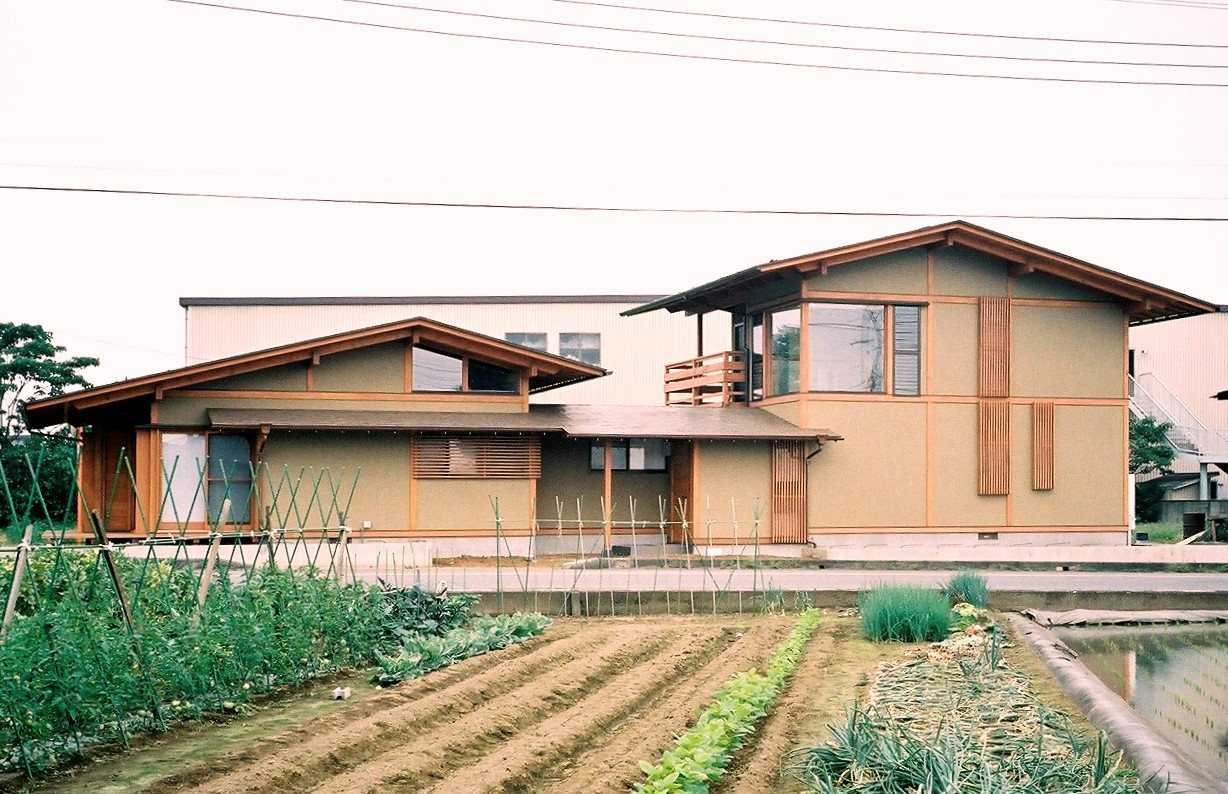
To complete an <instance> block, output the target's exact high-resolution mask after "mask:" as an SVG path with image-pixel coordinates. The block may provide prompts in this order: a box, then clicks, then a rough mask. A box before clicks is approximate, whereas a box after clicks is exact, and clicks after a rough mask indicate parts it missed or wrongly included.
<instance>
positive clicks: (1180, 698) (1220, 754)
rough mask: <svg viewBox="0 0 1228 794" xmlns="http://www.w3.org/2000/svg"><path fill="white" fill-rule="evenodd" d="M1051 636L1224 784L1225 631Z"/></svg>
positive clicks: (1169, 629) (1131, 630)
mask: <svg viewBox="0 0 1228 794" xmlns="http://www.w3.org/2000/svg"><path fill="white" fill-rule="evenodd" d="M1055 633H1056V634H1057V635H1058V636H1059V637H1061V639H1062V641H1063V642H1065V643H1066V644H1067V645H1069V646H1070V647H1071V648H1072V649H1073V650H1074V651H1076V652H1077V653H1078V654H1079V661H1081V662H1082V663H1083V664H1084V665H1085V666H1086V667H1087V668H1088V669H1089V670H1091V671H1092V672H1093V673H1094V674H1095V675H1096V676H1097V677H1098V678H1099V679H1100V680H1101V681H1103V682H1104V683H1105V684H1107V685H1108V686H1109V687H1110V688H1111V689H1112V690H1113V691H1115V692H1116V693H1117V694H1119V695H1121V697H1122V698H1123V699H1124V700H1125V701H1126V702H1127V703H1129V704H1130V705H1131V706H1132V707H1133V708H1134V709H1135V711H1137V712H1138V713H1139V715H1140V716H1141V717H1143V719H1145V720H1146V721H1147V722H1149V723H1150V724H1151V725H1152V727H1154V728H1155V729H1156V731H1157V732H1158V733H1159V734H1161V735H1162V736H1164V737H1165V738H1167V739H1168V740H1169V741H1171V742H1172V743H1173V744H1175V745H1176V746H1177V747H1179V748H1181V750H1182V751H1183V752H1185V754H1186V755H1187V756H1189V757H1190V759H1191V760H1193V761H1195V762H1196V763H1198V764H1200V765H1201V766H1203V767H1204V768H1205V769H1206V770H1207V771H1208V772H1210V773H1211V774H1213V775H1215V776H1216V777H1218V778H1220V779H1221V780H1225V781H1228V626H1214V627H1208V626H1206V625H1200V626H1130V627H1124V626H1095V627H1080V628H1062V629H1060V630H1056V632H1055Z"/></svg>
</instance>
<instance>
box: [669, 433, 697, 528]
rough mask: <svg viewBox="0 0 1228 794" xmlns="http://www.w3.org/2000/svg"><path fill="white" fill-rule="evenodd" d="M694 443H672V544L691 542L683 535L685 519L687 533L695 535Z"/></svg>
mask: <svg viewBox="0 0 1228 794" xmlns="http://www.w3.org/2000/svg"><path fill="white" fill-rule="evenodd" d="M693 444H694V442H693V441H682V440H679V441H671V442H670V452H669V516H668V519H669V521H670V525H669V526H670V530H669V542H670V543H686V542H688V541H689V538H687V537H686V536H685V535H684V534H683V527H682V522H683V519H684V518H685V520H686V523H687V532H688V533H689V534H690V535H691V537H694V534H695V506H694V502H695V494H694V490H695V485H694V483H695V450H694V449H693V447H692V445H693Z"/></svg>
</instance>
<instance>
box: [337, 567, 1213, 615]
mask: <svg viewBox="0 0 1228 794" xmlns="http://www.w3.org/2000/svg"><path fill="white" fill-rule="evenodd" d="M952 572H953V571H888V570H883V571H866V570H848V569H838V570H833V569H824V570H783V569H775V570H758V571H753V570H745V569H743V570H733V569H699V568H692V569H689V570H688V569H657V568H639V569H632V568H624V569H610V570H603V569H598V570H566V569H561V568H530V569H529V570H527V571H526V570H525V569H524V567H520V568H508V567H506V566H505V567H504V568H503V569H502V570H501V571H499V572H496V570H495V569H494V568H493V567H492V568H427V569H411V570H403V571H397V572H394V573H389V572H387V571H385V572H384V573H383V574H381V575H382V576H383V577H384V579H385V580H391V583H392V584H397V585H402V586H409V585H414V584H417V585H420V586H422V587H431V588H434V587H435V586H436V585H437V583H438V582H439V581H441V580H442V581H444V582H447V583H448V586H449V587H451V588H452V589H453V590H456V591H462V592H471V593H493V592H496V591H497V590H499V589H500V588H499V586H498V584H499V577H500V576H501V578H502V589H503V590H504V591H519V590H530V591H539V592H545V591H554V592H559V591H568V590H578V591H589V592H597V591H602V592H609V591H613V592H635V591H651V590H681V591H709V590H713V591H724V592H738V591H741V592H755V591H763V590H769V589H781V590H813V591H833V592H857V591H860V590H866V589H869V588H871V587H873V586H875V585H877V584H883V583H908V584H918V585H926V586H936V585H939V584H942V583H943V582H945V581H946V580H947V579H948V578H949V577H950V575H951V573H952ZM359 575H360V576H361V577H362V578H364V579H366V580H368V581H372V582H373V581H375V579H376V575H377V574H376V572H374V571H359ZM982 576H984V577H985V579H986V580H987V581H988V583H989V588H990V590H991V591H997V592H1040V593H1071V592H1101V593H1130V592H1135V593H1137V592H1156V593H1223V594H1224V596H1225V600H1224V606H1225V607H1226V608H1228V573H1167V572H1157V573H1129V572H1112V571H986V572H983V573H982Z"/></svg>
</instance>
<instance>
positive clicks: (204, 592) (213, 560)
mask: <svg viewBox="0 0 1228 794" xmlns="http://www.w3.org/2000/svg"><path fill="white" fill-rule="evenodd" d="M221 545H222V536H221V535H220V534H218V533H217V532H214V533H213V535H212V536H211V537H210V539H209V551H208V552H207V553H206V554H205V569H204V570H203V571H202V572H201V574H200V585H199V587H197V589H196V614H194V615H192V630H193V631H195V630H197V629H199V628H200V618H201V614H202V613H203V612H204V610H205V599H207V598H208V597H209V585H210V583H211V582H212V581H213V571H214V569H215V568H217V556H218V550H219V547H220V546H221Z"/></svg>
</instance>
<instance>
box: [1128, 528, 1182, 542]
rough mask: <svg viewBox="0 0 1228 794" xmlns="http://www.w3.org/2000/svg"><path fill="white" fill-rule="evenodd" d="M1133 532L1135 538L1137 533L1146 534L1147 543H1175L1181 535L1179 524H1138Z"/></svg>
mask: <svg viewBox="0 0 1228 794" xmlns="http://www.w3.org/2000/svg"><path fill="white" fill-rule="evenodd" d="M1134 532H1135V536H1136V537H1137V535H1138V533H1139V532H1146V533H1147V542H1148V543H1177V542H1179V541H1180V540H1182V535H1183V532H1182V527H1181V525H1180V524H1159V523H1157V524H1138V525H1136V526H1135V527H1134Z"/></svg>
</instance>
